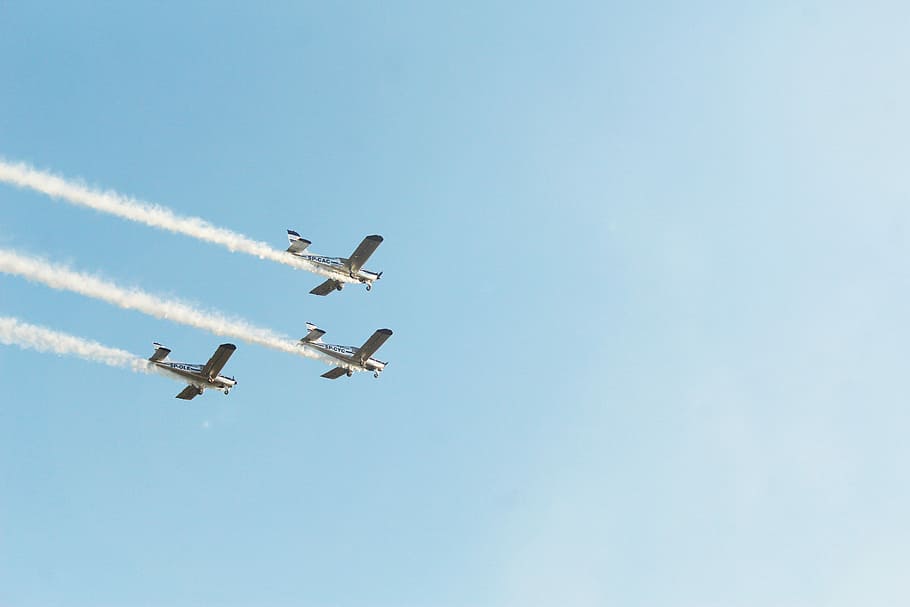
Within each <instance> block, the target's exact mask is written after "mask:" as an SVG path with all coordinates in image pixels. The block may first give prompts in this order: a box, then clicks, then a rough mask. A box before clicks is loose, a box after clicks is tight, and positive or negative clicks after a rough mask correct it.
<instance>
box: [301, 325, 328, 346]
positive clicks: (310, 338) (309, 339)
mask: <svg viewBox="0 0 910 607" xmlns="http://www.w3.org/2000/svg"><path fill="white" fill-rule="evenodd" d="M306 328H307V331H309V333H307V334H306V335H305V336H303V338H302V339H301V340H300V341H302V342H304V343H308V344H309V343H314V342H318V341H320V339H321V338H322V336H323V335H325V331H323V330H322V329H320V328H319V327H317V326H316V325H314V324H313V323H311V322H308V323H307V324H306Z"/></svg>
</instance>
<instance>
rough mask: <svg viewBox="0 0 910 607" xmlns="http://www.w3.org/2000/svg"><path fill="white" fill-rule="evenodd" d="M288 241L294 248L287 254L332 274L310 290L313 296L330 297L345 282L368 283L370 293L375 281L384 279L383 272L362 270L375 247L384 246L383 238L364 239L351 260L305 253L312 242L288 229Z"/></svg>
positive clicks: (290, 247) (288, 249)
mask: <svg viewBox="0 0 910 607" xmlns="http://www.w3.org/2000/svg"><path fill="white" fill-rule="evenodd" d="M288 242H289V243H290V245H291V246H289V247H288V248H287V252H288V253H291V254H293V255H296V256H297V257H300V258H301V259H305V260H307V261H309V262H310V263H313V264H315V265H317V266H319V268H320V269H322V270H329V271H330V272H331V273H332V278H329V279H328V280H327V281H325V282H324V283H322V284H321V285H319V286H318V287H316V288H315V289H313V290H312V291H310V293H312V294H313V295H328V294H329V293H331V292H332V291H336V290H337V291H340V290H341V289H342V288H343V287H344V283H346V282H349V283H353V284H357V283H362V284H365V285H366V286H367V291H369V290H370V289H372V288H373V281H374V280H379V279H380V278H381V277H382V272H379V273H378V274H377V273H376V272H371V271H369V270H364V269H363V264H365V263H366V262H367V259H369V258H370V255H372V254H373V251H375V250H376V247H378V246H379V245H380V244H381V243H382V236H379V235H378V234H373V235H372V236H367V237H366V238H364V239H363V242H361V243H360V246H358V247H357V249H355V251H354V252H353V253H352V254H351V256H350V257H348V258H344V257H323V256H322V255H314V254H311V253H305V251H306V249H307V247H308V246H310V245H311V244H312V243H311V242H310V241H309V240H307V239H306V238H301V237H300V234H298V233H297V232H295V231H294V230H288Z"/></svg>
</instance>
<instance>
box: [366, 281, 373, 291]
mask: <svg viewBox="0 0 910 607" xmlns="http://www.w3.org/2000/svg"><path fill="white" fill-rule="evenodd" d="M372 288H373V285H371V284H370V283H367V291H370V290H371V289H372Z"/></svg>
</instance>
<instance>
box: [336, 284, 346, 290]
mask: <svg viewBox="0 0 910 607" xmlns="http://www.w3.org/2000/svg"><path fill="white" fill-rule="evenodd" d="M343 288H344V284H342V283H340V282H339V283H338V284H337V285H335V289H336V290H338V291H340V290H341V289H343Z"/></svg>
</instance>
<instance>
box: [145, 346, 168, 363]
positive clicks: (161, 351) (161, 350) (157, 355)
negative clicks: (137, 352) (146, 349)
mask: <svg viewBox="0 0 910 607" xmlns="http://www.w3.org/2000/svg"><path fill="white" fill-rule="evenodd" d="M152 345H153V346H155V352H154V354H152V355H151V356H150V357H149V360H150V361H152V362H153V363H156V362H158V361H162V360H164V359H165V358H167V355H168V354H170V353H171V351H170V350H168V349H167V348H165V347H164V346H162V345H161V344H159V343H158V342H155V343H153V344H152Z"/></svg>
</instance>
